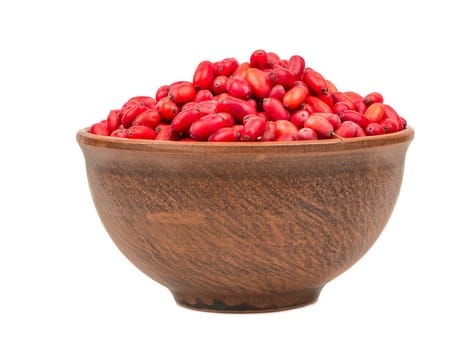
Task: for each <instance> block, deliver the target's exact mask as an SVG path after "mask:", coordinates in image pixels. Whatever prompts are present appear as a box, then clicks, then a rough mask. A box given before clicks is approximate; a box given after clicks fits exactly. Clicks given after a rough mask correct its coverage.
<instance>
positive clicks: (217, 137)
mask: <svg viewBox="0 0 472 350" xmlns="http://www.w3.org/2000/svg"><path fill="white" fill-rule="evenodd" d="M208 141H212V142H231V141H239V134H238V132H237V131H236V129H235V128H233V127H223V128H221V129H218V130H215V131H214V132H213V133H212V134H211V135H210V136H209V137H208Z"/></svg>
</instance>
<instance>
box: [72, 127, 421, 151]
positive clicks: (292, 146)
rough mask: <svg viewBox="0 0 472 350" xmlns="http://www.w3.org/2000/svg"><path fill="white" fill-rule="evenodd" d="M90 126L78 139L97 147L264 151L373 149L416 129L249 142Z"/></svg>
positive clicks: (410, 136)
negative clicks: (160, 136) (118, 132)
mask: <svg viewBox="0 0 472 350" xmlns="http://www.w3.org/2000/svg"><path fill="white" fill-rule="evenodd" d="M89 129H90V127H86V128H82V129H79V130H78V131H77V133H76V140H77V142H78V143H79V145H80V146H91V147H96V148H106V149H116V150H128V151H143V152H178V153H181V152H183V153H199V152H201V153H207V152H210V153H225V152H228V153H235V152H237V153H264V152H275V153H280V152H289V153H292V152H293V153H299V152H313V151H315V152H340V151H350V150H360V149H369V148H373V147H382V146H387V145H394V144H400V143H409V142H411V140H412V139H413V138H414V129H413V128H412V127H411V126H407V127H406V128H405V129H403V130H400V131H396V132H392V133H389V134H383V135H373V136H362V137H354V138H336V139H325V140H303V141H302V140H299V141H264V142H258V141H248V142H236V141H229V142H208V141H184V142H182V141H171V140H144V139H126V138H120V137H112V136H102V135H95V134H91V133H90V132H89Z"/></svg>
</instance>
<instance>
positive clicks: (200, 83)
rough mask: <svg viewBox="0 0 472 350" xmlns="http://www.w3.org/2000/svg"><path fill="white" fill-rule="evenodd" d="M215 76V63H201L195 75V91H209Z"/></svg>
mask: <svg viewBox="0 0 472 350" xmlns="http://www.w3.org/2000/svg"><path fill="white" fill-rule="evenodd" d="M214 76H215V74H214V70H213V63H212V62H210V61H202V62H200V63H199V64H198V66H197V68H196V69H195V72H194V74H193V85H194V86H195V89H196V90H197V91H199V90H208V89H209V88H210V85H211V83H212V81H213V78H214Z"/></svg>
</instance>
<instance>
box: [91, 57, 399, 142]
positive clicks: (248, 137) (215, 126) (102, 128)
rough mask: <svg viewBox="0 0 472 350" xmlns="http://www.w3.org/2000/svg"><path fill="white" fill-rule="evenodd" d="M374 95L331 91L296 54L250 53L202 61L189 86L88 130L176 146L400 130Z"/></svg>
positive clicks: (141, 100)
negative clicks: (242, 57)
mask: <svg viewBox="0 0 472 350" xmlns="http://www.w3.org/2000/svg"><path fill="white" fill-rule="evenodd" d="M405 127H406V120H405V119H404V118H402V117H401V116H399V115H398V113H397V112H396V111H395V110H394V109H393V108H392V107H391V106H390V105H388V104H385V103H384V98H383V96H382V95H381V94H380V93H379V92H372V93H369V94H367V95H365V96H363V95H360V94H358V93H356V92H353V91H339V90H338V89H337V88H336V86H335V85H334V84H333V83H332V82H331V81H330V80H328V79H325V78H324V77H323V76H322V75H321V74H320V73H319V72H317V71H315V70H314V69H312V68H310V67H307V66H306V65H305V60H304V58H303V57H301V56H299V55H293V56H291V57H290V58H289V59H281V58H280V57H279V56H278V55H277V54H276V53H273V52H266V51H264V50H256V51H254V52H253V53H252V54H251V56H250V57H249V60H248V61H246V62H242V63H239V62H238V60H237V59H235V58H225V59H223V60H221V61H217V62H211V61H202V62H200V63H199V64H198V66H197V67H196V69H195V72H194V75H193V80H192V81H177V82H174V83H171V84H169V85H162V86H160V87H159V88H158V89H157V92H156V95H155V96H154V97H151V96H137V97H133V98H131V99H129V100H128V101H127V102H126V103H125V104H124V105H123V106H122V107H121V108H120V109H113V110H111V111H110V113H109V114H108V117H107V118H106V119H104V120H102V121H101V122H98V123H95V124H93V125H92V126H91V127H90V132H91V133H93V134H97V135H104V136H111V137H124V138H131V139H152V140H180V141H295V140H316V139H329V138H352V137H360V136H371V135H380V134H385V133H392V132H396V131H399V130H402V129H404V128H405Z"/></svg>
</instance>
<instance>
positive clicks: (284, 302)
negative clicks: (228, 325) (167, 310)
mask: <svg viewBox="0 0 472 350" xmlns="http://www.w3.org/2000/svg"><path fill="white" fill-rule="evenodd" d="M322 288H323V287H319V288H314V289H309V290H305V291H295V292H288V293H274V294H265V295H244V296H242V295H218V296H206V295H205V296H203V295H195V294H181V293H178V292H173V293H172V294H173V296H174V299H175V301H176V302H177V304H178V305H180V306H183V307H185V308H189V309H192V310H197V311H207V312H222V313H262V312H275V311H284V310H289V309H294V308H299V307H303V306H306V305H310V304H313V303H315V302H316V301H317V300H318V297H319V295H320V292H321V289H322Z"/></svg>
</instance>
